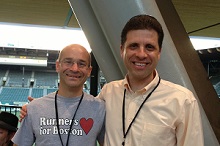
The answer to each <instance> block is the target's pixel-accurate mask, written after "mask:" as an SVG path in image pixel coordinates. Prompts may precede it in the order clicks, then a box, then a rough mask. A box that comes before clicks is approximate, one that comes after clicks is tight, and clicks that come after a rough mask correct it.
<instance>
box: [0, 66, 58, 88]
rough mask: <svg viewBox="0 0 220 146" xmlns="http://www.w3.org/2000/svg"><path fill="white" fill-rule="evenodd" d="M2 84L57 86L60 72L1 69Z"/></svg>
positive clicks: (12, 85)
mask: <svg viewBox="0 0 220 146" xmlns="http://www.w3.org/2000/svg"><path fill="white" fill-rule="evenodd" d="M0 81H1V84H0V86H5V87H30V86H32V87H50V88H53V87H57V86H58V82H59V81H58V74H57V73H56V72H55V71H54V72H46V71H22V70H13V69H10V70H9V69H7V70H0Z"/></svg>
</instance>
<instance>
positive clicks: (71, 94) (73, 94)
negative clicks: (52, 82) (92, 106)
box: [58, 88, 83, 98]
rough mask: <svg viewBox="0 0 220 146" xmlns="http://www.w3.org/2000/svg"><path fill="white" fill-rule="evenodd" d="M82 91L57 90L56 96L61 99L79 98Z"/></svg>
mask: <svg viewBox="0 0 220 146" xmlns="http://www.w3.org/2000/svg"><path fill="white" fill-rule="evenodd" d="M82 92H83V90H82V89H81V88H80V89H78V88H59V91H58V95H60V96H63V97H68V98H72V97H79V96H81V95H82Z"/></svg>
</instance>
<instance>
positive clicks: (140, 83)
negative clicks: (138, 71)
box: [127, 74, 155, 92]
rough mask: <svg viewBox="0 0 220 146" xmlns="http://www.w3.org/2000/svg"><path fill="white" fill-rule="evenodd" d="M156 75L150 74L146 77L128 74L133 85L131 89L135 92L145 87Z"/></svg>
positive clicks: (130, 83)
mask: <svg viewBox="0 0 220 146" xmlns="http://www.w3.org/2000/svg"><path fill="white" fill-rule="evenodd" d="M154 77H155V75H154V74H152V75H149V76H148V77H146V78H134V77H131V76H129V75H128V76H127V79H128V82H129V85H130V87H131V90H132V91H133V92H136V91H138V90H141V89H143V88H144V87H145V86H147V85H148V84H149V83H150V82H151V81H152V80H153V79H154Z"/></svg>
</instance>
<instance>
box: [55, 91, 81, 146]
mask: <svg viewBox="0 0 220 146" xmlns="http://www.w3.org/2000/svg"><path fill="white" fill-rule="evenodd" d="M57 94H58V90H57V91H56V94H55V112H56V121H57V129H58V134H59V138H60V141H61V144H62V146H64V144H63V140H62V138H61V134H60V125H59V116H58V106H57ZM83 96H84V93H83V92H82V96H81V98H80V101H79V103H78V105H77V108H76V111H75V113H74V115H73V118H72V122H71V124H70V128H69V131H68V136H67V140H66V146H68V143H69V137H70V131H71V128H72V126H73V123H74V122H73V120H74V119H75V116H76V112H77V110H78V109H79V105H80V104H81V102H82V99H83Z"/></svg>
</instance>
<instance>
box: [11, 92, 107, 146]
mask: <svg viewBox="0 0 220 146" xmlns="http://www.w3.org/2000/svg"><path fill="white" fill-rule="evenodd" d="M79 100H80V97H75V98H65V97H61V96H59V95H58V97H57V106H58V115H59V125H60V133H61V137H62V141H63V143H64V145H66V141H67V136H68V130H69V128H70V124H71V121H72V118H73V115H74V113H75V111H76V108H77V105H78V103H79ZM104 121H105V105H104V102H103V101H101V100H100V99H97V98H94V97H93V96H92V95H89V94H87V93H84V97H83V100H82V102H81V104H80V106H79V109H78V111H77V113H76V116H75V119H74V120H73V122H74V123H73V126H72V129H71V132H70V138H69V146H73V145H74V146H96V143H97V141H96V140H98V141H101V142H103V141H104ZM12 141H13V142H14V143H15V144H17V145H18V146H32V144H33V143H34V142H35V143H36V146H61V145H62V144H61V141H60V138H59V135H58V129H57V126H56V114H55V93H51V94H49V95H47V96H44V97H42V98H39V99H35V100H33V101H32V102H31V103H30V104H28V105H27V116H26V117H25V119H24V120H23V121H22V123H21V126H20V128H19V129H18V131H17V132H16V134H15V136H14V138H13V139H12Z"/></svg>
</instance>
